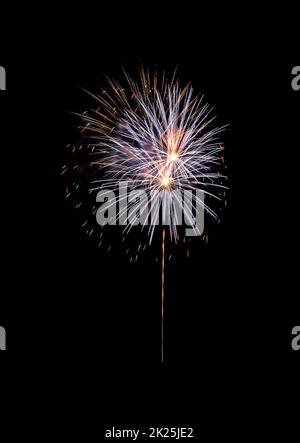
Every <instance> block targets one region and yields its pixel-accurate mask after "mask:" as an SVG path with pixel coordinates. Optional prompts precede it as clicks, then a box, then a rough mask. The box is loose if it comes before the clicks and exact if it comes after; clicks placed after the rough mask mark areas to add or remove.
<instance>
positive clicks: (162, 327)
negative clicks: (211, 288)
mask: <svg viewBox="0 0 300 443" xmlns="http://www.w3.org/2000/svg"><path fill="white" fill-rule="evenodd" d="M165 237H166V229H165V228H163V234H162V244H161V254H162V261H161V362H162V363H163V362H164V301H165Z"/></svg>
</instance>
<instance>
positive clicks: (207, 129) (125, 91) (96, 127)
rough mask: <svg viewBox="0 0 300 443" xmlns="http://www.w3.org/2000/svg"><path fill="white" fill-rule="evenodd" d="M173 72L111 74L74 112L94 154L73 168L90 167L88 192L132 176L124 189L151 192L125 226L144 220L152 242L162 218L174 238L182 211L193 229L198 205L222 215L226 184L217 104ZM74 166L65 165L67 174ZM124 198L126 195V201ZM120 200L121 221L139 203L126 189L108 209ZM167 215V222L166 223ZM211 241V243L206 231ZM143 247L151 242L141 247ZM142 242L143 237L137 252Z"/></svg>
mask: <svg viewBox="0 0 300 443" xmlns="http://www.w3.org/2000/svg"><path fill="white" fill-rule="evenodd" d="M175 74H176V72H175V73H174V75H173V77H172V78H171V80H170V81H168V79H167V78H166V76H165V74H163V75H162V77H161V78H159V77H158V75H157V74H154V75H153V76H151V75H150V73H149V71H146V70H144V69H141V70H140V76H139V79H138V80H137V81H135V80H133V79H132V78H131V77H130V76H129V75H128V74H127V73H126V72H124V75H125V78H126V87H125V88H123V87H122V86H121V85H120V84H119V83H118V82H116V81H114V80H111V79H108V86H109V91H106V90H102V91H101V93H100V94H94V93H90V92H88V91H86V92H88V94H90V95H91V96H92V97H93V98H94V99H95V101H96V103H97V107H96V108H95V109H93V110H91V111H90V112H86V113H84V114H76V115H77V116H79V117H80V118H81V119H82V121H83V124H82V125H81V126H80V129H81V131H82V133H84V135H85V136H88V139H89V143H88V144H87V145H86V147H87V148H88V150H89V154H90V157H89V161H88V162H87V164H85V163H84V162H82V161H79V162H78V164H76V165H75V166H73V167H72V168H71V169H72V170H73V172H74V171H77V172H79V173H82V172H83V170H85V171H86V170H87V171H88V173H87V174H86V175H87V177H88V182H89V192H90V194H93V195H94V193H97V196H98V195H99V192H100V191H101V192H102V191H104V192H105V190H117V189H120V184H121V183H126V188H127V187H128V188H129V189H130V190H131V191H139V190H143V191H144V192H146V193H147V195H148V197H149V198H147V199H146V200H145V201H144V202H142V206H139V211H138V212H136V213H134V214H135V215H134V216H133V217H131V218H129V219H128V222H127V223H126V226H125V228H124V231H123V232H124V234H128V233H129V232H130V230H131V228H132V227H133V226H135V225H137V224H140V225H141V227H142V229H143V228H145V227H147V226H148V228H147V239H148V243H149V244H150V243H151V241H152V238H153V234H154V231H155V228H157V227H158V226H159V224H160V220H161V219H162V221H163V223H162V225H168V226H169V234H170V239H171V240H174V241H175V242H176V241H177V240H178V238H179V233H178V228H177V227H178V225H180V223H179V219H178V210H179V212H181V213H182V214H183V215H184V220H185V222H187V224H188V225H189V226H191V229H192V231H193V233H194V235H196V236H199V235H200V234H202V232H200V230H199V226H198V224H197V223H195V212H197V211H198V210H199V207H200V208H201V210H202V212H203V214H204V212H206V213H208V214H210V215H211V216H212V217H213V218H217V213H216V211H215V209H214V202H215V201H220V200H222V197H224V194H225V189H227V188H226V186H224V184H223V183H224V180H225V179H226V177H225V176H224V175H223V174H221V173H220V171H221V170H222V169H223V157H222V155H221V151H222V150H223V145H222V143H220V141H219V138H218V136H219V134H220V133H221V132H222V131H223V130H224V129H225V126H223V127H213V125H212V122H213V121H214V119H215V117H213V116H212V115H211V114H212V108H210V107H209V105H208V104H205V103H203V97H200V96H194V94H193V88H192V87H191V86H190V85H187V86H185V87H181V86H180V84H179V82H178V81H177V80H176V76H175ZM82 148H83V145H81V146H79V151H80V150H81V149H82ZM75 150H76V147H75V146H73V147H72V151H73V152H74V151H75ZM68 169H69V168H68V167H67V166H65V167H64V168H63V171H62V175H64V174H65V173H66V172H67V170H68ZM73 185H74V186H75V191H76V190H77V189H78V187H79V184H78V183H77V184H76V180H75V182H74V183H73ZM73 191H74V189H73ZM187 191H198V192H195V193H193V194H192V199H191V205H185V204H184V201H185V198H186V192H187ZM199 191H200V192H201V196H204V197H205V202H204V198H200V197H199ZM71 194H72V190H71V191H70V190H69V188H68V189H67V197H69V196H70V195H71ZM123 200H126V204H125V205H124V201H123ZM94 201H95V200H94ZM96 201H98V200H97V198H96ZM207 202H209V203H207ZM116 203H117V205H118V208H119V210H118V212H117V213H116V214H115V215H114V217H113V218H114V220H112V221H113V223H112V224H116V221H118V220H119V221H120V220H121V218H123V216H124V215H125V216H126V217H127V212H128V211H130V207H132V206H134V202H132V201H131V203H130V201H128V200H127V194H126V195H125V196H124V195H123V194H122V193H120V194H119V196H118V197H117V201H113V202H110V201H108V205H106V209H108V208H109V206H110V205H113V204H116ZM93 204H94V203H93ZM81 205H84V202H83V201H81V202H79V203H77V204H76V207H78V208H79V207H80V206H81ZM149 207H151V208H155V210H154V212H153V211H151V223H149V218H148V217H145V218H144V222H142V223H141V217H140V216H141V214H142V213H143V212H144V211H145V212H147V211H148V209H149ZM175 208H176V209H175ZM96 213H97V208H96V206H93V210H92V214H93V217H94V218H96ZM147 213H148V212H147ZM166 220H168V223H164V221H166ZM97 221H98V219H97ZM108 223H109V220H108ZM87 224H88V219H86V220H85V222H84V223H83V227H84V226H86V225H87ZM120 224H121V225H122V224H124V223H120ZM92 231H93V228H92V229H91V230H87V233H88V235H91V233H92ZM102 234H103V233H101V235H100V237H102ZM165 238H166V227H165V226H164V227H163V228H162V245H161V359H162V361H163V360H164V286H165V284H164V282H165V249H166V245H165ZM124 239H125V236H124V237H123V240H124ZM205 240H206V242H207V235H206V236H205ZM183 241H185V237H184V238H183ZM101 243H102V240H100V244H101ZM145 247H146V245H144V248H143V249H145ZM140 248H141V244H140V245H139V248H138V251H139V250H140ZM108 250H110V247H109V248H108ZM127 251H128V250H127ZM187 256H189V250H188V251H187ZM136 259H137V255H136ZM131 260H132V257H131Z"/></svg>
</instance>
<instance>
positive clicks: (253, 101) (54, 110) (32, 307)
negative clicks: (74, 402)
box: [0, 8, 300, 435]
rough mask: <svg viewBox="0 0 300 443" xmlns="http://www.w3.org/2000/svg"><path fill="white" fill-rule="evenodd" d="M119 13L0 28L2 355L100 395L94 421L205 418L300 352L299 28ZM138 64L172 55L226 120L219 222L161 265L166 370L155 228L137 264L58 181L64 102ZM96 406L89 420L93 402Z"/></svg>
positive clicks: (166, 62)
mask: <svg viewBox="0 0 300 443" xmlns="http://www.w3.org/2000/svg"><path fill="white" fill-rule="evenodd" d="M128 12H129V11H127V13H128ZM173 12H174V11H173ZM122 14H123V11H119V13H118V14H117V15H118V18H115V17H114V16H112V15H111V14H110V13H108V12H107V11H106V10H105V12H104V11H101V8H100V10H99V11H98V12H97V17H96V16H95V15H94V14H93V13H91V14H90V15H88V14H86V15H85V14H83V15H82V16H81V17H73V16H71V17H62V16H59V18H58V17H56V21H55V24H54V23H53V24H52V26H49V24H50V22H47V25H45V26H44V25H43V24H42V22H40V23H35V25H36V32H35V33H34V34H29V31H28V33H26V38H24V40H23V39H22V38H21V36H20V33H19V30H18V29H16V28H14V29H13V30H12V29H11V30H10V31H9V32H8V34H7V41H9V42H10V49H8V50H7V51H5V52H7V54H5V53H3V54H4V55H3V58H0V65H2V66H6V67H7V74H8V90H7V91H5V92H3V93H2V92H1V95H0V105H1V114H2V117H1V122H2V123H1V128H2V130H1V132H2V134H4V138H5V140H4V141H3V142H2V143H1V145H2V147H3V146H4V147H3V151H2V155H3V157H2V161H3V163H2V167H3V169H2V180H3V184H2V191H3V192H2V199H3V200H2V209H3V212H2V214H3V215H2V222H3V223H4V228H3V229H2V233H3V244H5V246H4V248H3V254H4V256H3V261H2V263H3V268H4V269H5V271H4V280H5V284H4V283H3V290H2V294H3V295H2V296H1V301H0V325H3V326H5V327H6V329H7V343H8V350H7V353H6V356H5V361H6V362H5V363H7V364H8V366H9V365H10V364H12V365H13V366H16V365H19V364H26V366H28V367H29V366H30V365H33V366H34V367H35V368H37V367H40V368H41V371H49V377H50V379H51V380H52V376H57V377H59V378H60V379H64V380H65V381H64V382H63V384H64V385H65V387H66V389H67V390H68V392H69V396H70V397H72V396H74V398H75V396H76V395H77V394H78V395H80V394H82V395H83V396H86V394H87V392H90V393H91V394H92V396H94V401H96V402H97V403H99V404H100V405H101V407H102V409H103V413H102V415H101V419H99V420H100V425H99V426H100V427H101V426H102V425H103V423H104V424H105V423H122V422H124V423H135V422H142V421H143V422H145V423H148V422H151V420H152V423H153V422H159V421H161V422H164V420H166V422H172V420H173V422H175V423H177V422H178V423H179V422H184V423H188V422H189V423H194V424H198V425H199V426H200V425H201V426H202V429H205V431H206V430H208V428H209V424H208V423H212V422H213V420H212V415H213V414H215V413H216V412H213V411H215V408H216V405H215V403H214V399H215V402H216V403H217V404H218V408H220V409H221V410H222V409H223V410H224V409H226V407H227V400H226V399H227V398H228V397H229V396H232V398H233V401H234V402H235V403H236V404H240V402H242V401H244V399H245V398H250V397H252V396H255V395H257V394H258V393H259V392H261V386H264V387H265V389H266V390H268V389H269V393H271V392H272V386H273V384H274V383H276V386H277V388H278V389H281V388H282V386H283V385H282V384H280V383H279V382H278V380H279V378H280V377H283V378H285V379H286V378H287V377H288V374H293V373H295V372H296V370H295V368H296V364H297V361H299V358H298V357H299V356H298V355H297V352H294V351H292V349H291V345H290V343H291V330H292V328H293V326H295V325H296V324H299V312H300V309H299V308H300V303H299V295H298V290H297V280H298V279H297V274H298V272H297V267H296V262H297V253H298V250H299V236H298V231H299V229H298V220H297V218H298V217H297V201H298V199H297V197H298V186H299V183H298V173H299V172H298V153H297V150H298V147H299V133H298V132H299V131H298V126H299V121H298V120H299V99H300V94H299V92H295V91H293V90H292V88H291V69H292V67H293V66H296V65H299V57H298V59H297V55H298V54H299V51H298V53H297V52H296V45H295V40H293V36H292V35H289V37H288V36H286V37H285V40H284V41H283V40H281V37H280V36H279V34H278V33H277V30H276V29H277V28H276V26H273V25H272V24H270V22H266V21H264V20H263V19H262V18H258V17H257V16H256V17H255V20H256V22H255V25H254V24H253V21H251V20H250V18H249V20H246V18H245V19H244V20H242V21H241V20H236V21H235V20H233V19H232V21H231V22H230V23H229V22H228V21H226V20H225V21H223V20H221V17H219V18H220V20H215V19H214V18H213V17H212V16H210V17H209V18H208V19H207V20H206V18H205V17H204V16H202V15H201V18H198V19H196V17H192V18H190V20H189V21H182V20H181V22H180V25H178V24H175V25H174V20H175V18H173V21H172V22H170V21H168V20H164V19H163V18H162V17H161V20H158V19H157V17H156V18H155V20H154V18H153V19H152V17H151V16H148V17H147V19H145V20H140V19H139V18H138V17H136V18H135V17H134V16H133V15H131V13H128V14H126V15H124V17H122ZM179 15H181V13H180V12H178V14H177V15H176V13H175V17H177V19H178V20H180V17H179ZM190 15H192V16H194V13H193V12H192V11H190ZM220 15H221V14H220ZM50 17H51V16H50ZM49 20H50V19H49ZM253 20H254V18H253ZM282 20H283V19H282ZM282 26H283V25H282ZM16 33H17V34H18V36H19V38H18V40H17V41H16V40H14V39H13V36H14V35H15V34H16ZM294 48H295V49H294ZM1 49H2V48H1ZM8 53H10V56H8ZM0 54H1V53H0ZM12 55H13V56H12ZM1 57H2V54H1ZM140 62H142V63H143V64H144V65H145V66H148V67H150V69H157V70H163V69H172V67H175V66H178V73H179V74H178V75H179V78H180V79H181V80H182V82H183V83H185V82H188V81H190V82H191V83H192V84H193V86H194V88H195V91H196V92H198V93H204V95H205V98H206V100H207V101H208V102H209V103H210V104H211V105H212V106H213V107H214V108H215V111H216V114H217V115H218V119H219V121H220V122H221V123H223V124H229V128H228V130H227V131H226V133H225V134H224V137H223V139H224V142H225V159H226V164H227V166H228V176H229V184H230V193H229V196H228V199H227V200H228V204H227V206H226V208H225V210H224V214H223V217H222V223H221V224H219V225H216V224H215V223H214V222H212V223H210V225H209V228H208V229H209V241H208V244H207V245H206V246H205V247H204V246H203V244H199V245H197V246H196V247H194V248H191V255H190V257H189V258H188V259H187V258H186V257H185V254H184V250H183V249H182V251H180V250H179V251H177V252H176V251H174V250H173V249H172V248H174V246H172V245H170V244H167V247H168V248H170V250H172V253H174V254H175V256H176V260H170V261H168V262H167V264H166V267H167V269H166V306H165V312H166V314H165V322H166V336H165V342H166V347H165V359H166V361H165V364H164V365H163V366H162V364H161V362H160V263H159V262H156V261H155V258H154V256H155V257H156V256H159V255H158V254H157V251H158V250H159V245H160V243H159V241H157V242H156V243H154V245H153V252H151V251H149V252H148V253H147V254H145V256H144V257H143V258H141V260H139V261H138V262H137V263H129V261H128V258H127V257H126V256H125V255H124V254H121V253H119V251H118V250H117V251H112V252H111V253H109V254H108V253H106V252H105V251H104V250H103V249H101V248H98V247H97V244H96V243H95V242H93V241H91V240H90V239H88V238H87V237H86V236H85V235H84V233H83V230H82V228H81V227H80V221H79V218H78V216H77V215H76V212H75V211H74V209H73V208H72V207H71V205H69V204H68V202H66V200H65V193H64V188H65V183H64V181H63V180H62V178H61V177H60V171H61V167H62V165H63V164H64V162H65V161H66V151H65V146H66V144H67V143H72V142H73V141H74V140H76V137H77V130H76V128H75V126H76V124H77V120H76V119H75V118H74V116H73V115H72V114H71V111H74V112H81V111H83V110H85V109H86V108H87V107H89V106H90V105H91V101H90V99H89V98H88V97H87V95H86V94H84V93H83V92H82V90H81V88H80V87H83V88H86V89H88V90H91V91H95V90H97V88H100V87H102V86H103V81H104V80H103V76H104V74H108V75H110V76H111V77H116V78H118V77H120V72H121V66H124V67H126V69H127V70H128V71H131V72H132V71H133V72H134V71H135V70H136V68H137V66H139V64H140ZM6 280H7V282H6ZM276 380H277V381H276ZM52 382H53V380H52V381H51V382H50V383H52ZM279 385H280V387H278V386H279ZM239 386H240V387H241V388H239ZM75 393H76V395H75ZM262 395H263V394H262ZM270 395H272V394H270ZM85 398H86V397H85ZM86 401H87V400H86ZM197 405H198V406H197ZM200 406H205V411H206V412H205V417H204V416H201V414H200ZM218 408H217V409H218ZM237 409H238V408H237ZM234 411H235V410H234ZM232 413H237V414H239V413H240V414H241V411H239V412H237V411H235V412H233V410H232ZM201 417H202V418H201ZM220 417H221V418H220V422H221V423H223V420H224V423H223V424H224V425H225V418H224V417H223V415H222V414H221V415H220ZM205 418H207V421H206V420H205ZM202 419H203V422H202ZM240 419H241V420H242V421H243V420H244V419H245V418H243V417H242V415H240ZM89 420H90V421H91V423H90V424H91V425H92V426H91V427H92V428H93V426H94V425H95V422H96V420H97V413H96V412H95V410H93V412H92V411H91V412H90V415H89ZM245 420H246V419H245ZM224 429H225V430H226V431H228V432H230V429H231V428H230V423H229V422H226V426H225V428H224ZM214 432H216V431H212V433H214ZM224 435H225V434H224Z"/></svg>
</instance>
